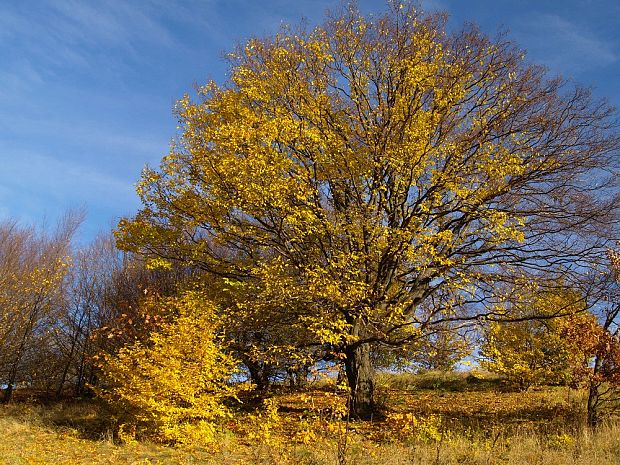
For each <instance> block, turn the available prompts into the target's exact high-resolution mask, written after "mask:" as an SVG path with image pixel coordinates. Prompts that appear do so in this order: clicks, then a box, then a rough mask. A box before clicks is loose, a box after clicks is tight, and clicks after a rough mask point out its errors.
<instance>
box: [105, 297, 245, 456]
mask: <svg viewBox="0 0 620 465" xmlns="http://www.w3.org/2000/svg"><path fill="white" fill-rule="evenodd" d="M146 305H154V306H159V307H160V308H162V307H164V308H165V309H166V310H167V311H168V312H169V318H168V319H166V320H165V321H163V322H162V323H161V324H159V326H158V327H157V328H156V330H155V331H153V332H152V333H151V334H150V335H149V337H148V338H147V339H146V340H145V341H135V342H133V343H130V344H128V345H126V346H124V347H123V348H121V349H120V350H119V351H118V352H117V353H115V354H110V353H108V354H102V356H101V358H100V368H101V372H102V373H101V376H102V382H101V384H100V387H98V388H96V390H97V392H98V394H99V395H100V396H101V397H103V398H104V399H106V400H107V401H109V402H110V404H111V405H112V406H113V407H114V409H115V410H116V411H117V413H118V414H119V421H120V422H121V423H122V424H121V428H120V430H121V431H122V432H123V438H121V440H127V436H128V434H129V432H130V431H133V432H134V433H131V434H129V436H131V435H133V434H135V435H138V436H142V437H145V436H146V437H149V438H150V439H153V440H157V441H160V442H167V443H176V444H189V443H191V444H205V445H207V444H209V443H212V442H213V440H214V436H215V432H216V427H217V424H218V422H220V421H221V420H223V419H225V418H227V417H229V415H230V412H229V410H228V408H227V407H226V406H225V405H224V403H223V402H224V400H225V399H229V398H234V397H235V395H236V394H237V392H238V391H239V390H240V389H241V386H240V385H236V384H232V383H231V382H230V381H231V376H232V375H233V373H234V371H235V369H236V366H237V362H236V361H235V360H234V359H233V358H232V357H230V356H229V355H227V354H225V353H224V352H223V351H222V347H221V344H220V335H217V329H218V320H217V317H216V308H215V306H214V304H213V303H211V302H210V301H209V300H208V299H207V297H206V295H205V293H204V292H201V291H199V290H193V291H186V292H183V293H181V295H180V296H179V297H169V298H158V299H155V300H154V301H153V300H151V301H149V302H147V303H146ZM130 439H131V438H130Z"/></svg>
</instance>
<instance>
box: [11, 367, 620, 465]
mask: <svg viewBox="0 0 620 465" xmlns="http://www.w3.org/2000/svg"><path fill="white" fill-rule="evenodd" d="M426 376H427V378H428V379H430V378H431V376H429V375H426ZM442 376H443V375H442ZM428 379H426V380H420V379H417V380H414V379H413V378H410V379H409V382H408V381H407V380H403V379H397V377H393V378H392V379H388V380H383V381H384V382H383V387H382V390H381V396H382V398H383V401H384V402H385V406H386V408H385V410H384V415H383V417H382V418H377V419H375V420H374V421H372V422H349V423H347V422H346V421H343V420H337V416H338V414H339V413H341V412H342V406H343V403H344V398H343V396H342V395H339V394H337V393H336V392H335V391H333V390H329V389H327V388H326V387H323V388H322V389H314V390H308V391H307V392H304V393H291V392H286V391H282V392H280V393H277V394H275V395H274V396H273V398H272V404H275V405H277V406H278V409H277V411H276V410H275V408H272V409H271V411H270V412H271V413H266V412H265V411H263V412H261V411H260V410H257V411H251V409H248V410H249V411H245V412H242V411H240V412H239V413H238V414H237V415H236V417H235V418H233V419H231V421H230V422H229V423H228V424H227V425H225V430H224V431H223V432H222V433H221V434H220V435H219V437H218V442H217V443H216V445H215V446H214V448H213V450H205V449H201V448H175V447H166V446H161V445H155V444H150V443H148V442H132V443H129V444H118V443H117V442H115V441H113V440H112V436H113V435H112V433H111V432H112V430H113V426H112V422H111V421H110V419H109V418H108V417H107V416H106V414H105V410H103V409H102V408H101V407H98V406H97V404H95V403H92V402H90V403H81V404H54V405H48V406H36V405H34V404H16V405H11V406H4V407H0V430H1V431H2V432H3V436H2V441H0V465H13V464H15V465H22V464H24V465H26V464H28V465H30V464H60V465H63V464H65V465H70V464H73V465H75V464H95V465H99V464H101V465H103V464H119V465H123V464H134V465H147V464H151V465H155V464H160V465H164V464H180V465H190V464H207V465H209V464H213V465H215V464H218V465H219V464H222V465H233V464H236V465H251V464H264V465H276V464H282V465H289V464H290V465H293V464H294V465H345V464H346V465H358V464H359V465H379V464H381V465H405V464H418V465H465V464H467V465H503V464H506V465H512V464H515V465H520V464H523V465H525V464H527V465H531V464H541V465H543V464H544V465H569V464H571V465H572V464H575V465H602V464H605V465H607V464H609V465H614V464H619V465H620V440H619V439H618V438H620V423H614V422H609V423H607V424H606V425H604V426H602V427H601V428H600V429H599V430H597V431H596V432H589V431H588V430H587V429H585V428H583V424H582V421H583V409H582V405H583V399H582V397H581V396H582V394H580V393H576V392H575V391H572V392H570V397H569V391H568V390H567V389H566V388H545V389H539V390H532V391H529V392H527V393H515V392H501V391H498V390H497V389H496V388H497V385H496V384H493V382H492V380H491V381H489V383H486V384H485V383H478V382H477V381H475V382H473V384H475V385H476V386H475V387H473V388H471V389H469V388H463V386H464V385H463V384H462V383H461V384H460V385H459V383H460V382H461V381H462V380H459V379H455V378H454V377H452V378H449V377H448V378H445V379H443V381H442V378H441V377H437V378H436V379H435V382H434V384H433V383H431V384H429V385H426V384H424V383H426V382H427V381H428ZM412 380H414V381H416V383H417V384H416V385H413V384H412V383H411V381H412ZM471 381H472V380H470V382H469V384H472V383H471ZM407 383H409V384H407ZM469 384H467V383H466V384H465V386H467V385H469ZM449 386H452V387H453V388H454V387H455V386H460V387H459V388H458V389H460V390H458V389H457V388H454V389H451V388H449ZM396 387H398V389H397V388H396ZM412 387H413V388H415V389H411V388H412ZM470 387H471V386H470ZM429 388H432V389H429Z"/></svg>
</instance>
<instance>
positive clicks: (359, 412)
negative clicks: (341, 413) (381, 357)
mask: <svg viewBox="0 0 620 465" xmlns="http://www.w3.org/2000/svg"><path fill="white" fill-rule="evenodd" d="M345 355H346V358H345V361H344V365H345V370H346V374H347V382H348V384H349V388H350V389H351V395H350V397H349V405H348V407H349V415H350V416H351V417H352V418H358V419H362V420H368V419H371V418H372V416H373V414H374V413H375V409H376V405H375V371H374V368H373V366H372V363H371V361H370V344H360V345H357V346H353V347H349V348H347V349H346V350H345Z"/></svg>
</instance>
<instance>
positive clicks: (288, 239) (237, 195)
mask: <svg viewBox="0 0 620 465" xmlns="http://www.w3.org/2000/svg"><path fill="white" fill-rule="evenodd" d="M229 60H230V79H229V80H228V81H227V82H225V83H223V84H216V83H214V82H211V83H208V84H206V85H205V86H204V87H201V88H200V90H199V96H198V98H197V99H192V98H190V97H189V96H185V97H184V98H182V99H181V100H180V101H179V102H178V104H177V107H176V110H177V114H178V117H179V121H180V128H181V130H180V134H179V136H178V138H177V140H176V141H175V143H174V145H173V148H172V150H171V152H170V154H169V155H167V156H166V157H164V158H163V160H162V162H161V166H160V168H159V170H154V169H150V168H147V169H145V170H144V172H143V174H142V179H141V181H140V183H139V186H138V193H139V195H140V197H141V200H142V203H143V207H142V209H141V210H140V212H139V213H138V214H137V215H136V216H135V217H134V218H131V219H124V220H122V221H121V223H120V225H119V230H118V231H117V239H118V243H119V245H120V246H121V247H123V248H125V249H127V250H131V251H135V252H139V253H142V254H144V255H146V256H147V257H149V259H150V260H151V264H152V265H153V266H166V265H167V264H168V263H170V262H171V261H181V262H183V263H185V264H187V265H190V266H194V267H197V268H199V269H202V270H204V271H206V272H208V273H211V274H212V275H214V276H216V277H218V279H221V280H222V282H224V280H225V282H226V283H228V285H227V286H223V287H225V288H226V289H227V291H226V292H227V296H226V299H225V301H226V302H227V304H226V308H225V309H224V310H225V311H227V312H231V313H232V314H234V315H236V316H237V318H239V319H242V318H246V317H248V318H251V319H253V320H254V321H260V320H261V319H265V321H273V320H274V319H281V320H282V321H286V322H287V325H288V326H289V328H292V329H294V331H296V332H298V333H299V334H303V335H304V337H303V340H304V341H305V343H310V344H321V345H324V346H326V347H329V348H330V350H332V351H333V352H335V353H337V354H339V356H340V357H341V358H342V359H343V361H344V364H345V367H346V372H347V379H348V382H349V386H350V388H351V389H352V396H351V403H350V408H351V411H352V413H353V414H354V415H356V416H360V417H363V416H368V415H370V414H371V413H372V410H373V407H374V403H373V402H374V401H373V390H374V382H373V375H372V373H373V370H372V366H371V365H370V356H369V353H370V348H371V345H372V344H383V345H388V346H400V345H403V344H406V343H408V342H413V341H415V340H417V339H419V338H421V337H424V335H425V334H427V333H428V332H429V331H431V330H432V328H433V326H434V325H438V324H446V323H450V322H471V321H475V320H477V319H480V318H494V317H495V316H497V317H498V318H499V317H501V315H494V313H493V310H492V306H483V305H480V303H481V302H483V301H484V302H491V301H492V300H493V298H494V296H495V295H496V293H497V289H498V287H497V283H502V282H515V281H517V280H526V281H527V280H530V279H534V278H536V277H538V275H539V274H540V273H541V272H542V271H545V272H552V273H553V272H554V271H555V272H557V273H558V274H562V275H564V278H563V279H568V278H567V276H568V274H570V273H572V272H583V271H584V270H585V269H586V267H588V266H589V265H590V264H591V263H595V262H596V261H597V260H598V258H599V257H603V256H604V250H605V247H606V245H607V243H608V232H609V230H610V225H611V223H612V221H611V219H610V215H613V214H614V212H615V209H616V205H617V203H616V200H617V197H616V195H615V194H614V193H613V191H612V189H613V185H612V183H611V177H610V176H608V173H609V170H610V169H612V168H613V167H615V166H616V165H617V158H616V152H617V149H618V147H619V146H620V142H619V138H618V135H617V134H616V133H615V132H614V131H615V121H614V120H613V111H612V109H611V108H610V107H609V106H608V105H607V104H606V103H605V102H601V101H596V100H594V99H592V98H591V95H590V92H589V91H588V90H587V89H584V88H582V87H576V86H572V85H570V84H568V83H566V82H565V81H564V80H562V79H561V78H549V77H548V76H547V74H546V71H545V69H544V68H543V67H540V66H535V65H531V64H529V63H528V62H527V61H526V60H524V57H523V54H522V52H521V51H520V50H518V49H517V48H516V47H515V46H514V45H512V44H511V43H510V42H509V41H508V40H507V39H505V37H503V36H501V35H500V36H499V37H497V38H495V39H491V38H489V37H487V36H485V35H484V34H483V33H481V32H480V31H479V30H478V29H477V28H476V27H475V26H467V27H465V28H463V29H461V30H459V31H457V32H454V33H451V32H448V31H447V30H446V17H445V16H444V15H441V14H430V15H427V14H423V13H421V12H419V11H417V10H416V9H415V8H414V7H413V6H410V5H409V4H392V5H391V6H390V7H389V8H388V11H387V12H385V13H384V14H383V15H380V16H375V17H368V18H366V17H364V16H363V15H361V14H360V13H359V12H358V11H357V10H356V9H355V7H350V8H347V9H345V10H343V11H342V12H340V13H337V14H334V15H332V16H331V17H329V18H328V19H327V21H326V22H325V24H324V25H321V26H318V27H316V28H314V29H311V30H307V29H305V28H303V27H300V28H298V29H294V28H285V29H283V30H282V31H281V32H280V33H278V34H276V35H275V36H272V37H267V38H264V39H251V40H249V41H248V42H247V43H246V44H245V45H244V46H240V47H238V49H236V50H235V51H234V52H233V53H231V54H230V55H229ZM256 319H258V320H256ZM457 326H458V325H457Z"/></svg>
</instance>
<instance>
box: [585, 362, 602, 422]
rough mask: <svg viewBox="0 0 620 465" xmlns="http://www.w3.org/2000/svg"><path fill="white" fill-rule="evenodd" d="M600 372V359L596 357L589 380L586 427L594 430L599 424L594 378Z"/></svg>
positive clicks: (598, 396) (597, 393)
mask: <svg viewBox="0 0 620 465" xmlns="http://www.w3.org/2000/svg"><path fill="white" fill-rule="evenodd" d="M600 370H601V359H600V357H596V358H595V359H594V368H593V379H591V380H590V384H589V386H588V426H589V427H590V428H592V429H594V428H596V427H597V426H598V423H599V413H600V412H599V409H600V405H599V404H600V400H601V398H600V394H599V390H598V389H599V386H600V384H599V382H598V381H597V380H596V377H597V375H598V373H599V371H600Z"/></svg>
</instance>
